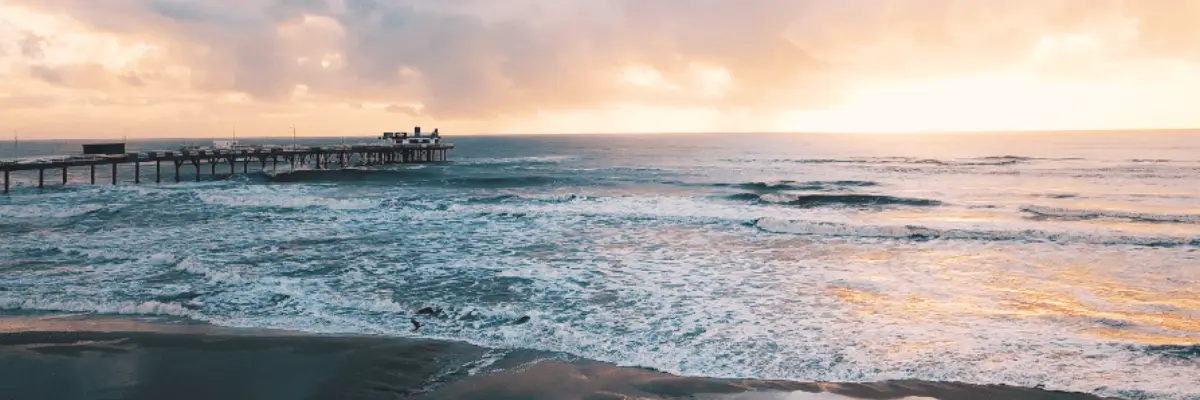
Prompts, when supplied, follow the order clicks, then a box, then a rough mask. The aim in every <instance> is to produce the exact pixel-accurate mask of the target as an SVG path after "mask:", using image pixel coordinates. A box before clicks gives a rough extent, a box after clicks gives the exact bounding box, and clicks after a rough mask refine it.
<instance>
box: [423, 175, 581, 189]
mask: <svg viewBox="0 0 1200 400" xmlns="http://www.w3.org/2000/svg"><path fill="white" fill-rule="evenodd" d="M569 181H570V180H569V179H564V178H557V177H552V176H542V175H526V176H484V177H470V178H455V179H445V180H441V181H439V182H440V183H441V184H442V185H445V186H451V187H463V188H478V189H494V188H509V187H529V186H555V185H562V184H565V183H568V182H569Z"/></svg>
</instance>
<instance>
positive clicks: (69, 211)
mask: <svg viewBox="0 0 1200 400" xmlns="http://www.w3.org/2000/svg"><path fill="white" fill-rule="evenodd" d="M118 207H119V206H105V205H100V204H82V205H73V204H53V203H39V204H14V205H0V218H19V219H25V218H28V219H43V218H71V217H77V216H81V215H86V214H90V213H94V212H97V211H101V210H106V209H108V210H112V209H116V208H118Z"/></svg>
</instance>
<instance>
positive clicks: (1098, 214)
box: [1020, 206, 1200, 224]
mask: <svg viewBox="0 0 1200 400" xmlns="http://www.w3.org/2000/svg"><path fill="white" fill-rule="evenodd" d="M1020 209H1021V211H1024V212H1027V213H1031V214H1035V215H1040V216H1043V217H1049V218H1063V219H1124V220H1131V221H1137V222H1174V223H1187V224H1196V223H1200V214H1157V213H1147V212H1135V211H1120V210H1087V209H1071V208H1058V207H1044V206H1021V208H1020Z"/></svg>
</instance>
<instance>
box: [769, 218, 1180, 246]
mask: <svg viewBox="0 0 1200 400" xmlns="http://www.w3.org/2000/svg"><path fill="white" fill-rule="evenodd" d="M754 226H755V227H757V228H758V229H761V230H764V231H767V232H773V233H790V234H798V235H811V236H832V237H859V238H882V239H905V240H920V241H924V240H974V241H1023V242H1049V243H1059V244H1095V245H1131V246H1146V247H1180V246H1200V238H1186V237H1170V236H1128V235H1107V234H1094V235H1093V234H1085V233H1065V232H1064V233H1060V232H1047V231H1040V230H1034V229H1027V230H972V229H938V228H928V227H923V226H917V225H851V224H843V223H837V222H827V221H797V220H787V219H779V218H760V219H758V220H757V221H755V222H754Z"/></svg>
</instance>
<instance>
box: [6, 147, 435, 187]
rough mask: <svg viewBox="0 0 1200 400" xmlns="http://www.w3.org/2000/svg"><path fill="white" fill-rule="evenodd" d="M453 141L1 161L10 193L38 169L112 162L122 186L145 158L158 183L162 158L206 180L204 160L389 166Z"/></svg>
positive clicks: (41, 177)
mask: <svg viewBox="0 0 1200 400" xmlns="http://www.w3.org/2000/svg"><path fill="white" fill-rule="evenodd" d="M453 148H454V145H452V144H438V143H433V144H422V143H418V144H412V143H397V144H386V145H376V144H365V145H342V146H327V147H315V146H314V147H298V146H293V147H267V146H264V147H254V148H235V149H195V148H186V149H184V150H182V151H151V152H145V153H141V152H133V153H115V154H106V155H90V154H85V155H76V156H69V157H62V158H55V159H50V160H45V159H40V160H37V161H17V160H13V161H9V160H0V172H3V174H4V192H3V193H9V192H10V191H11V188H12V186H13V180H12V179H13V178H12V172H19V171H31V172H32V171H34V170H36V171H37V174H38V176H37V180H38V181H37V185H38V188H45V185H46V170H47V169H50V170H56V169H57V170H61V171H62V174H61V176H60V180H61V182H62V184H63V185H64V186H65V185H67V184H69V183H70V168H71V167H82V166H87V168H88V182H89V183H91V184H93V185H95V184H96V167H97V166H101V167H103V166H105V165H108V166H109V167H110V168H111V170H109V171H108V172H109V178H110V179H109V180H110V182H111V183H112V184H113V185H117V184H118V183H119V182H120V179H121V176H120V174H121V172H120V168H121V165H122V164H132V167H133V174H132V175H133V176H132V178H133V183H135V184H141V183H142V163H143V162H149V161H153V162H154V182H155V183H162V163H163V162H164V161H167V162H170V163H172V164H174V166H175V171H174V172H175V182H181V181H182V176H181V175H182V169H183V166H184V165H185V164H188V163H191V164H192V167H193V168H194V169H195V172H196V175H195V179H196V181H197V182H201V181H203V174H202V171H203V169H201V166H202V165H201V164H204V163H208V166H209V168H208V169H209V171H210V173H211V174H212V175H213V176H214V177H216V176H217V169H218V168H217V164H220V163H226V162H227V163H229V174H230V176H234V175H236V174H237V167H238V165H237V164H238V162H239V161H240V162H241V163H242V165H241V167H242V173H243V174H249V173H250V164H251V163H252V162H254V161H255V160H257V161H258V164H259V165H260V167H261V171H262V172H267V161H268V159H269V161H270V164H271V170H270V172H276V171H278V169H279V164H280V163H281V162H283V163H285V165H290V166H291V168H292V169H293V170H298V169H304V168H311V169H315V170H333V169H337V168H351V167H353V166H363V165H368V166H373V165H388V164H396V163H401V164H403V163H428V162H438V161H445V160H446V159H447V157H446V154H447V151H448V150H450V149H453Z"/></svg>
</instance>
